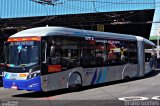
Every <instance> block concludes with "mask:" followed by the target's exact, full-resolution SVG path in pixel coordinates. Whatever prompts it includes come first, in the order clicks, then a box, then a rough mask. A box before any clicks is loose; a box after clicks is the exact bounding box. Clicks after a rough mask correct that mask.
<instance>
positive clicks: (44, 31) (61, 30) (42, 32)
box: [10, 27, 136, 40]
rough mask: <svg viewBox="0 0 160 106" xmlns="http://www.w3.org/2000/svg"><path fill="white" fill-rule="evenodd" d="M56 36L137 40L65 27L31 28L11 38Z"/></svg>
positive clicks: (132, 36)
mask: <svg viewBox="0 0 160 106" xmlns="http://www.w3.org/2000/svg"><path fill="white" fill-rule="evenodd" d="M55 35H59V36H60V35H66V36H77V37H94V38H107V39H125V40H136V37H135V36H134V35H127V34H119V33H111V32H98V31H90V30H81V29H74V28H65V27H37V28H31V29H27V30H23V31H20V32H18V33H16V34H14V35H12V36H10V38H13V37H33V36H40V37H43V36H55Z"/></svg>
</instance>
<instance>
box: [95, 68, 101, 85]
mask: <svg viewBox="0 0 160 106" xmlns="http://www.w3.org/2000/svg"><path fill="white" fill-rule="evenodd" d="M101 78H102V68H101V69H100V72H99V74H98V78H97V81H96V84H98V83H100V80H101Z"/></svg>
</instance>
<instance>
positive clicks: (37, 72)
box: [27, 70, 40, 79]
mask: <svg viewBox="0 0 160 106" xmlns="http://www.w3.org/2000/svg"><path fill="white" fill-rule="evenodd" d="M37 76H40V70H39V71H34V72H32V73H29V74H28V77H27V79H31V78H34V77H37Z"/></svg>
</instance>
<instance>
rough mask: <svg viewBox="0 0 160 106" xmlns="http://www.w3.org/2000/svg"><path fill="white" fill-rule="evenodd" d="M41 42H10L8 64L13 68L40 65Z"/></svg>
mask: <svg viewBox="0 0 160 106" xmlns="http://www.w3.org/2000/svg"><path fill="white" fill-rule="evenodd" d="M38 45H39V42H37V41H23V42H10V43H9V53H8V64H10V65H11V66H30V65H33V64H38V63H39V46H38Z"/></svg>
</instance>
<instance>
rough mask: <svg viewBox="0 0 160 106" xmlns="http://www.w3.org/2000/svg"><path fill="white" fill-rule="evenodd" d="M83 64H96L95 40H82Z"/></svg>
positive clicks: (89, 65)
mask: <svg viewBox="0 0 160 106" xmlns="http://www.w3.org/2000/svg"><path fill="white" fill-rule="evenodd" d="M81 65H82V66H83V67H93V66H95V44H94V43H93V42H89V41H82V44H81Z"/></svg>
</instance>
